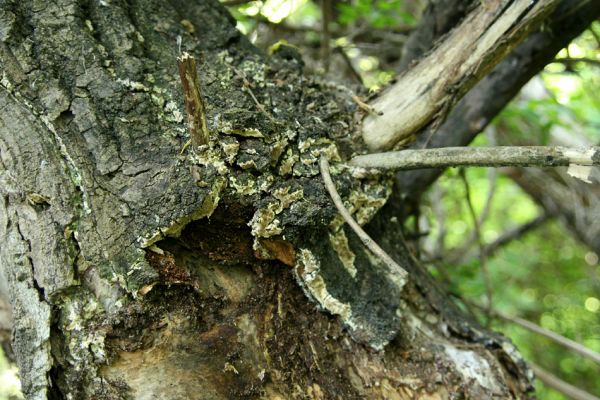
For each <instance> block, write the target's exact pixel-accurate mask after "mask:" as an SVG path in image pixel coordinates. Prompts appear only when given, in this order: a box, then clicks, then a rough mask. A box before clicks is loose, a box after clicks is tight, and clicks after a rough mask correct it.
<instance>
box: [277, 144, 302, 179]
mask: <svg viewBox="0 0 600 400" xmlns="http://www.w3.org/2000/svg"><path fill="white" fill-rule="evenodd" d="M298 160H299V156H298V154H296V153H294V151H293V150H292V149H291V148H288V149H287V150H286V152H285V155H284V156H283V160H282V161H281V164H280V166H279V175H289V174H291V173H292V171H293V168H294V164H296V163H297V162H298Z"/></svg>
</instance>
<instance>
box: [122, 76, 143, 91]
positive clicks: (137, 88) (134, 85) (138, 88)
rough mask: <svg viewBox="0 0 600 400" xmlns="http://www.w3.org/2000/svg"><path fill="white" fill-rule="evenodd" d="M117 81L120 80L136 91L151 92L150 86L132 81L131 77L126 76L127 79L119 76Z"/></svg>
mask: <svg viewBox="0 0 600 400" xmlns="http://www.w3.org/2000/svg"><path fill="white" fill-rule="evenodd" d="M117 82H119V83H120V84H122V85H123V86H125V87H127V88H129V89H131V90H132V91H134V92H149V91H150V88H148V87H147V86H146V85H144V84H143V83H141V82H136V81H132V80H131V79H129V78H125V79H121V78H119V79H117Z"/></svg>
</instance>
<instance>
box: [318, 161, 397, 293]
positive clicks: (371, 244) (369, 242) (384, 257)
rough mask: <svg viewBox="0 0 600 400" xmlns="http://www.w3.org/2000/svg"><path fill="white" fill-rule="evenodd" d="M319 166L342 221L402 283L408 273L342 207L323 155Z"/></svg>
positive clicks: (327, 163)
mask: <svg viewBox="0 0 600 400" xmlns="http://www.w3.org/2000/svg"><path fill="white" fill-rule="evenodd" d="M319 167H320V169H321V175H322V177H323V182H324V184H325V188H326V189H327V191H328V192H329V195H330V196H331V199H332V200H333V203H334V204H335V206H336V208H337V209H338V211H339V212H340V214H341V215H342V217H343V218H344V221H346V223H348V225H349V226H350V228H352V230H353V231H354V232H355V233H356V235H357V236H358V237H359V238H360V240H361V241H362V242H363V244H364V245H365V247H367V248H368V249H369V250H370V251H371V252H372V253H373V254H374V255H375V256H377V257H378V258H379V259H380V260H381V261H383V263H384V264H385V265H386V266H387V267H388V269H389V270H390V271H392V272H394V273H395V274H397V275H398V276H399V277H400V279H402V281H403V282H402V283H405V282H406V279H407V278H408V273H407V272H406V270H405V269H404V268H402V267H401V266H400V265H398V264H397V263H396V262H395V261H394V260H393V259H392V258H391V257H390V256H389V255H388V254H387V253H386V252H385V251H384V250H383V249H382V248H381V247H379V245H378V244H377V243H375V241H374V240H373V239H371V237H370V236H369V235H368V234H367V233H366V232H365V231H364V230H363V229H362V228H361V227H360V225H359V224H358V223H357V222H356V221H355V220H354V219H353V218H352V215H350V212H349V211H348V210H347V209H346V207H344V203H343V202H342V198H341V197H340V195H339V194H338V192H337V190H336V188H335V184H334V183H333V180H332V179H331V175H330V173H329V162H328V161H327V159H326V158H325V157H321V160H320V161H319Z"/></svg>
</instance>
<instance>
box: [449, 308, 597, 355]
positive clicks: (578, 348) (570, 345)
mask: <svg viewBox="0 0 600 400" xmlns="http://www.w3.org/2000/svg"><path fill="white" fill-rule="evenodd" d="M459 299H460V300H461V301H462V302H463V303H468V304H470V305H472V306H474V307H476V308H479V309H481V310H483V309H484V307H483V306H481V305H479V304H477V303H475V302H473V301H470V300H467V299H465V298H463V297H462V296H459ZM492 316H494V317H496V318H500V319H503V320H505V321H508V322H511V323H514V324H516V325H519V326H520V327H522V328H525V329H527V330H528V331H531V332H534V333H537V334H538V335H542V336H544V337H546V338H548V339H550V340H552V341H553V342H554V343H556V344H559V345H561V346H563V347H564V348H566V349H568V350H571V351H573V352H574V353H577V354H579V355H580V356H582V357H585V358H588V359H590V360H593V361H595V362H597V363H599V364H600V354H599V353H597V352H595V351H594V350H592V349H589V348H587V347H585V346H584V345H582V344H580V343H577V342H576V341H574V340H571V339H569V338H566V337H564V336H562V335H559V334H558V333H556V332H553V331H551V330H549V329H546V328H543V327H541V326H539V325H537V324H534V323H533V322H531V321H528V320H526V319H523V318H519V317H509V316H508V315H504V314H501V313H499V312H498V311H492Z"/></svg>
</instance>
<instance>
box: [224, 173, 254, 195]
mask: <svg viewBox="0 0 600 400" xmlns="http://www.w3.org/2000/svg"><path fill="white" fill-rule="evenodd" d="M245 178H246V179H238V177H235V176H230V177H229V187H230V188H232V189H233V190H235V192H236V193H237V194H240V195H243V196H250V195H252V194H255V193H256V192H258V188H257V185H256V181H255V180H254V179H252V178H250V177H245Z"/></svg>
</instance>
